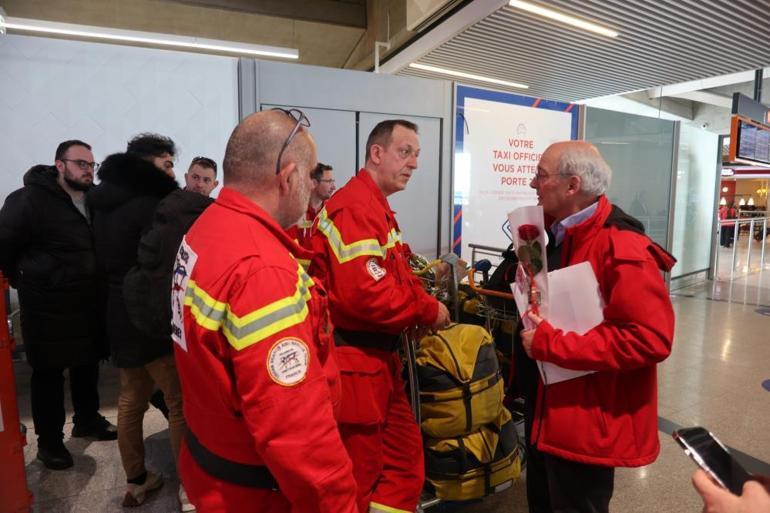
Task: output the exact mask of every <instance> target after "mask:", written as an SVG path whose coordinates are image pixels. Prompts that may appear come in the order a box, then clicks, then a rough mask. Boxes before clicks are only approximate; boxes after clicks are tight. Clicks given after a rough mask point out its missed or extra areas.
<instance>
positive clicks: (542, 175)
mask: <svg viewBox="0 0 770 513" xmlns="http://www.w3.org/2000/svg"><path fill="white" fill-rule="evenodd" d="M551 176H572V174H570V173H552V174H548V173H541V172H540V171H538V172H537V174H536V175H535V176H534V177H532V181H533V182H534V181H535V180H537V181H538V182H542V181H543V180H545V179H546V178H549V177H551Z"/></svg>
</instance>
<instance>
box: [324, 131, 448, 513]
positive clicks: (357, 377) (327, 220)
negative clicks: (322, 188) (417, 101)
mask: <svg viewBox="0 0 770 513" xmlns="http://www.w3.org/2000/svg"><path fill="white" fill-rule="evenodd" d="M419 151H420V143H419V139H418V137H417V126H416V125H414V124H413V123H411V122H409V121H404V120H389V121H384V122H382V123H380V124H378V125H377V126H376V127H375V128H374V130H373V131H372V133H371V134H370V135H369V139H368V141H367V143H366V165H365V167H364V168H363V169H361V170H360V171H359V172H358V174H357V175H356V176H355V177H354V178H352V179H351V180H350V181H349V182H348V183H347V184H346V185H345V186H344V187H343V188H342V189H340V190H339V191H338V192H337V193H336V194H335V195H334V196H333V197H332V198H331V199H330V200H329V201H328V202H327V203H326V206H325V207H324V209H323V210H322V211H321V213H320V214H319V215H318V218H317V220H316V227H315V231H314V232H313V235H312V236H311V241H310V242H311V244H310V245H311V248H312V250H313V260H312V263H311V266H310V272H311V275H313V276H314V277H315V276H318V277H319V278H320V279H321V280H322V281H323V282H324V284H325V285H326V286H327V290H328V291H329V303H330V310H331V315H332V322H333V323H334V325H335V332H334V338H335V343H336V345H337V352H336V355H337V361H338V363H339V366H340V372H341V378H342V404H341V409H340V415H339V426H340V433H341V435H342V440H343V442H344V443H345V447H346V448H347V450H348V453H349V454H350V457H351V459H352V460H353V469H354V475H355V478H356V482H357V484H358V508H359V510H360V511H362V512H367V511H368V512H389V513H394V512H413V511H414V510H415V507H416V505H417V502H418V500H419V497H420V492H421V490H422V487H423V481H424V473H425V470H424V466H423V448H422V437H421V434H420V429H419V427H418V426H417V423H416V422H415V419H414V415H413V413H412V411H411V408H410V406H409V403H408V401H407V398H406V393H405V391H404V383H403V380H402V379H401V362H400V361H399V359H398V356H397V355H396V353H395V349H396V348H397V345H398V342H399V334H400V333H401V332H402V331H404V329H406V328H409V327H412V326H418V325H419V326H428V327H432V328H443V327H445V326H446V325H447V324H448V323H449V312H448V310H447V309H446V307H445V306H444V305H443V304H441V303H439V302H438V301H437V300H436V299H435V298H433V297H431V296H429V295H428V294H427V293H426V292H425V291H424V290H423V288H422V286H421V285H420V283H419V281H418V280H417V279H416V278H415V277H414V276H413V275H412V272H411V270H410V268H409V266H408V264H407V258H408V254H409V249H408V247H407V246H406V245H405V244H404V243H403V242H402V239H401V232H400V231H399V228H398V224H397V223H396V218H395V217H394V212H393V211H392V210H391V209H390V206H389V205H388V200H387V199H386V198H387V196H389V195H391V194H393V193H395V192H398V191H401V190H403V189H404V188H405V187H406V184H407V182H408V181H409V178H410V177H411V175H412V172H413V171H414V170H415V169H416V168H417V157H418V155H419Z"/></svg>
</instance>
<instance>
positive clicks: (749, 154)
mask: <svg viewBox="0 0 770 513" xmlns="http://www.w3.org/2000/svg"><path fill="white" fill-rule="evenodd" d="M730 160H731V161H733V162H748V163H752V164H754V163H756V164H770V127H768V126H765V125H761V124H759V123H755V122H753V121H748V120H746V119H745V118H742V117H740V116H733V119H732V127H731V130H730Z"/></svg>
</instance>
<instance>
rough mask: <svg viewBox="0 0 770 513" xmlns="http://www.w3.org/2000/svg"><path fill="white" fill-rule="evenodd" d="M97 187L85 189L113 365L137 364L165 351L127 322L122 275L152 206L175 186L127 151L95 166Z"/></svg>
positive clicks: (132, 262) (132, 259)
mask: <svg viewBox="0 0 770 513" xmlns="http://www.w3.org/2000/svg"><path fill="white" fill-rule="evenodd" d="M98 177H99V180H100V183H99V185H97V186H96V187H94V188H93V189H92V190H91V191H90V192H89V193H88V199H89V204H90V205H91V208H92V209H93V210H94V224H93V227H94V243H95V247H96V258H97V262H98V264H99V267H100V272H101V273H102V284H103V287H104V288H103V291H104V297H105V300H106V315H105V317H106V330H107V338H108V340H109V342H110V350H111V354H112V358H113V362H114V363H115V365H116V366H117V367H121V368H128V367H141V366H143V365H145V364H146V363H148V362H150V361H152V360H155V359H156V358H159V357H161V356H163V355H164V354H166V353H168V352H169V347H168V344H158V343H157V340H153V339H151V338H149V337H147V336H146V335H143V334H142V333H141V332H140V331H139V330H138V329H136V327H135V326H134V325H133V324H132V323H131V321H130V319H129V317H128V313H127V312H126V306H125V302H124V298H123V279H124V277H125V275H126V273H127V272H128V270H129V269H131V267H133V266H134V265H135V264H136V259H137V248H138V246H139V239H140V238H141V237H142V235H143V234H144V233H145V232H146V231H147V230H149V228H150V225H151V224H152V219H153V214H154V213H155V207H156V206H157V205H158V203H159V202H160V200H162V199H163V198H164V197H165V196H167V195H168V194H169V193H170V192H172V191H174V190H176V189H178V188H179V185H178V184H177V182H176V180H174V178H173V177H171V176H169V175H167V174H166V173H164V172H163V171H162V170H160V169H158V168H157V167H155V166H154V165H153V164H152V163H151V162H149V161H147V160H144V159H141V158H139V157H137V156H135V155H131V154H128V153H117V154H115V155H110V156H109V157H107V159H106V160H105V161H104V163H103V164H102V166H101V168H100V169H99V173H98Z"/></svg>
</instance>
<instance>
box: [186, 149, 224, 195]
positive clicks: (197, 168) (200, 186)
mask: <svg viewBox="0 0 770 513" xmlns="http://www.w3.org/2000/svg"><path fill="white" fill-rule="evenodd" d="M184 182H185V187H184V190H186V191H191V192H197V193H198V194H203V195H204V196H211V191H213V190H214V189H216V188H217V185H219V181H217V163H216V162H214V161H213V160H212V159H210V158H208V157H195V158H194V159H192V162H190V168H189V169H188V170H187V172H186V173H185V174H184Z"/></svg>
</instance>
